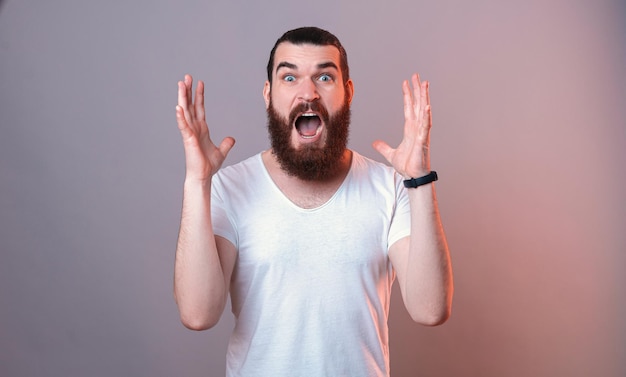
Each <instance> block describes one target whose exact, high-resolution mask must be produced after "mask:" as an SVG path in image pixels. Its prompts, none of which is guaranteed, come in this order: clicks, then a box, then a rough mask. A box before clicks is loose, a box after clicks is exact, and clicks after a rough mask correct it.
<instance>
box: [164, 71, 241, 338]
mask: <svg viewBox="0 0 626 377" xmlns="http://www.w3.org/2000/svg"><path fill="white" fill-rule="evenodd" d="M192 86H193V81H192V78H191V76H189V75H186V76H185V79H184V81H180V82H178V106H176V120H177V123H178V128H179V130H180V133H181V136H182V139H183V146H184V149H185V164H186V175H185V184H184V189H183V208H182V215H181V223H180V231H179V235H178V243H177V246H176V260H175V266H174V297H175V299H176V303H177V305H178V310H179V312H180V318H181V321H182V322H183V324H184V325H185V326H186V327H188V328H190V329H193V330H204V329H208V328H210V327H212V326H214V325H215V324H216V323H217V322H218V320H219V318H220V316H221V315H222V312H223V311H224V306H225V304H226V298H227V297H228V290H229V282H230V276H231V274H232V270H233V266H234V264H235V259H236V253H235V247H234V246H233V245H232V243H230V242H229V241H227V240H225V239H223V238H220V237H215V235H214V234H213V226H212V223H211V178H212V176H213V174H215V173H216V172H217V171H218V170H219V168H220V166H221V165H222V163H223V162H224V159H225V158H226V155H227V154H228V152H229V151H230V149H231V148H232V146H233V145H234V143H235V140H234V139H233V138H230V137H228V138H225V139H224V140H223V141H222V143H221V144H220V145H219V147H216V146H215V145H214V144H213V142H212V141H211V139H210V136H209V130H208V127H207V124H206V120H205V115H204V84H203V82H202V81H199V82H198V85H197V88H196V98H195V102H193V101H192V100H193V95H192Z"/></svg>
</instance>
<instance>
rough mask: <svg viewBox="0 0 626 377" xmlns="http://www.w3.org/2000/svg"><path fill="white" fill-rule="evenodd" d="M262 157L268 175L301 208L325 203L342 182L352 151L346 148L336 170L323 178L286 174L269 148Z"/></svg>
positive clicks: (348, 168)
mask: <svg viewBox="0 0 626 377" xmlns="http://www.w3.org/2000/svg"><path fill="white" fill-rule="evenodd" d="M262 159H263V163H264V164H265V167H266V169H267V171H268V173H269V175H270V177H271V178H272V180H273V181H274V183H275V184H276V186H278V188H279V189H280V190H281V191H282V192H283V194H284V195H285V196H286V197H287V198H288V199H289V200H291V201H292V202H294V203H295V204H296V205H298V206H300V207H302V208H316V207H319V206H321V205H322V204H324V203H326V202H327V201H328V200H329V199H330V198H331V197H332V196H333V195H334V193H335V192H336V191H337V189H338V188H339V186H341V184H342V183H343V181H344V179H345V178H346V176H347V175H348V172H349V171H350V165H351V164H352V151H350V150H349V149H346V150H345V151H344V153H343V155H342V157H341V161H340V163H339V164H338V167H337V169H336V171H335V172H334V173H333V174H330V175H329V176H328V178H326V179H323V180H303V179H301V178H298V177H295V176H293V175H290V174H288V173H287V172H286V171H284V170H283V169H282V168H281V166H280V162H278V160H277V159H276V156H275V155H274V154H273V153H272V150H271V149H270V150H267V151H265V152H263V154H262Z"/></svg>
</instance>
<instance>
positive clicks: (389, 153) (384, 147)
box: [372, 140, 394, 163]
mask: <svg viewBox="0 0 626 377" xmlns="http://www.w3.org/2000/svg"><path fill="white" fill-rule="evenodd" d="M372 147H374V149H375V150H376V151H377V152H378V153H380V154H381V155H382V156H383V157H384V158H385V159H386V160H387V161H388V162H389V163H391V161H392V160H393V153H394V149H393V148H391V147H390V146H389V144H387V143H386V142H384V141H382V140H376V141H374V142H373V143H372Z"/></svg>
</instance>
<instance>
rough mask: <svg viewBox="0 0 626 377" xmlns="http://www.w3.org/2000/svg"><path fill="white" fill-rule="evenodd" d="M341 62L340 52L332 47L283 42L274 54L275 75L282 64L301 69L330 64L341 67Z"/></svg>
mask: <svg viewBox="0 0 626 377" xmlns="http://www.w3.org/2000/svg"><path fill="white" fill-rule="evenodd" d="M339 60H340V57H339V50H338V49H337V47H335V46H332V45H327V46H318V45H313V44H308V43H305V44H298V45H295V44H293V43H290V42H283V43H281V44H279V45H278V47H276V52H275V53H274V73H276V67H278V65H279V64H280V63H291V64H294V65H296V66H297V67H298V69H300V68H309V67H310V66H313V67H316V66H318V65H319V64H323V63H329V62H332V63H335V65H336V66H337V67H339V66H340V65H339V64H340V62H339Z"/></svg>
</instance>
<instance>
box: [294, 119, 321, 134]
mask: <svg viewBox="0 0 626 377" xmlns="http://www.w3.org/2000/svg"><path fill="white" fill-rule="evenodd" d="M295 126H296V130H297V131H298V133H299V134H300V136H302V137H303V138H304V139H312V138H314V137H315V136H317V134H318V133H319V131H320V129H321V128H322V119H321V118H320V117H319V115H317V114H315V113H304V114H301V115H300V116H298V117H297V118H296V121H295Z"/></svg>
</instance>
